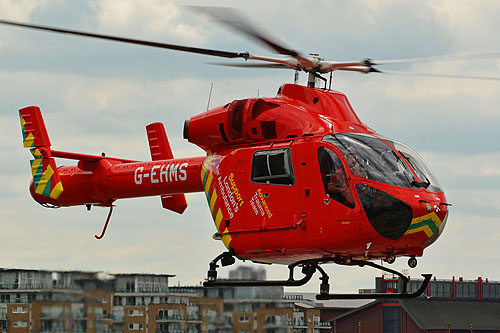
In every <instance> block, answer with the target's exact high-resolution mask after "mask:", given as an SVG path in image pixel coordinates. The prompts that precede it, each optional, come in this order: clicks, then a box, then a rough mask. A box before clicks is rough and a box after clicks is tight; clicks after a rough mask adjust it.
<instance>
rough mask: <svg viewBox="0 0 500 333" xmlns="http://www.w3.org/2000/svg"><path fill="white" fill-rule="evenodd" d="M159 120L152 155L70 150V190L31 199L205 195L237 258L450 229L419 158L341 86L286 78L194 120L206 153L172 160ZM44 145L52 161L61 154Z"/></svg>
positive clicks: (330, 250)
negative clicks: (136, 157)
mask: <svg viewBox="0 0 500 333" xmlns="http://www.w3.org/2000/svg"><path fill="white" fill-rule="evenodd" d="M151 126H154V125H149V126H148V137H149V140H150V147H151V152H152V157H153V161H150V162H136V161H128V160H120V159H114V158H107V157H104V156H102V157H92V156H87V155H79V154H74V155H76V156H73V157H72V158H75V159H80V161H79V162H78V165H76V166H65V167H60V168H58V169H57V171H58V175H59V177H60V181H61V184H62V187H63V188H64V191H62V193H60V195H59V196H58V197H57V198H56V199H54V198H50V197H48V196H47V195H44V194H43V193H42V192H41V191H39V190H36V189H35V186H34V184H33V182H32V184H31V193H32V196H33V197H34V198H35V200H36V201H38V202H40V203H42V204H46V203H47V204H50V205H54V206H74V205H91V204H94V205H103V206H110V205H111V204H112V203H113V202H114V201H115V200H117V199H121V198H131V197H143V196H155V195H160V196H162V200H163V199H164V198H169V197H175V196H179V195H183V193H190V192H202V191H204V192H205V195H206V197H207V201H208V206H209V209H210V212H211V215H212V217H213V220H214V222H215V226H216V232H215V234H214V238H215V239H220V240H222V241H223V243H224V245H225V246H226V247H227V248H228V249H231V251H232V253H234V254H235V255H237V256H238V257H239V258H241V259H249V260H253V261H257V262H258V261H261V262H277V263H284V264H289V263H294V262H297V261H300V260H308V259H319V258H336V259H337V260H339V261H340V262H343V261H348V260H369V259H377V258H386V256H387V255H388V254H393V255H395V256H411V257H414V256H421V255H422V254H423V250H424V248H426V247H427V246H429V245H430V244H432V243H433V242H434V241H435V240H436V239H437V238H438V237H439V235H440V233H441V232H442V230H443V228H444V226H445V224H446V219H447V215H448V204H447V203H446V199H445V195H444V193H443V191H442V189H441V187H440V185H439V183H438V182H437V180H436V179H435V177H434V176H433V175H432V172H431V171H430V169H429V168H428V167H427V166H426V165H425V162H424V161H423V160H422V159H421V157H419V156H418V154H417V153H415V152H414V151H413V150H411V149H410V148H408V147H407V146H405V145H403V144H401V143H399V142H396V141H393V140H390V139H387V138H383V137H381V136H380V135H379V134H377V133H376V132H375V131H374V130H372V129H370V128H369V127H368V126H366V125H364V124H363V123H362V122H361V121H360V120H359V118H358V117H357V115H356V114H355V112H354V111H353V109H352V108H351V106H350V104H349V102H348V100H347V98H346V97H345V95H343V94H341V93H338V92H332V91H325V90H319V89H314V88H307V87H303V86H298V85H292V84H285V85H283V86H282V87H281V88H280V90H279V92H278V95H277V97H275V98H251V99H245V100H237V101H234V102H232V103H229V104H226V105H224V106H221V107H217V108H214V109H212V110H208V111H206V112H204V113H202V114H200V115H197V116H194V117H192V118H191V119H190V120H189V121H186V123H185V128H184V136H185V138H186V139H188V140H189V141H190V142H192V143H195V144H197V145H198V146H200V147H201V148H203V149H205V150H206V151H207V156H206V157H193V158H182V159H174V158H173V155H172V153H171V151H170V148H169V146H168V143H164V144H163V145H164V146H168V148H165V147H164V146H162V145H161V144H160V145H159V146H158V145H156V146H155V142H156V141H158V138H157V137H155V136H154V135H153V136H150V134H151V133H152V129H151V128H152V127H151ZM156 126H158V125H156ZM150 127H151V128H150ZM162 129H163V127H162ZM164 140H165V142H168V141H167V139H166V136H165V139H164ZM155 147H156V148H155ZM158 147H160V148H162V149H160V150H161V152H160V153H157V154H156V155H155V154H154V153H153V152H154V149H157V150H158ZM41 150H42V152H43V153H44V154H45V157H44V158H45V159H44V160H47V158H50V157H64V154H65V153H63V152H57V151H51V150H50V149H45V150H43V149H41ZM167 150H168V151H169V152H168V153H165V151H167ZM48 152H50V155H47V154H48ZM67 154H72V153H67ZM34 155H35V154H34ZM154 156H156V158H155V157H154ZM35 158H36V156H35ZM35 161H36V160H35ZM35 163H36V162H35ZM34 172H35V171H34ZM35 178H36V177H35V173H34V179H35ZM39 187H40V186H38V187H37V188H39ZM177 199H178V198H177ZM166 200H169V199H166ZM183 200H184V203H185V199H183ZM181 201H182V200H181ZM162 203H163V201H162ZM163 204H164V207H165V208H169V209H172V210H174V211H177V212H182V211H183V210H184V209H185V204H182V203H179V202H178V201H176V202H175V203H174V202H170V203H168V202H166V203H163Z"/></svg>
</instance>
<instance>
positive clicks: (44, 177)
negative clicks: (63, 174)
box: [35, 164, 54, 194]
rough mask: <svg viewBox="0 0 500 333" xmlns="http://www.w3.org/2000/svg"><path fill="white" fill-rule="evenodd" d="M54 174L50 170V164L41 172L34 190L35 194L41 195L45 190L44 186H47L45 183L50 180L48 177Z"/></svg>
mask: <svg viewBox="0 0 500 333" xmlns="http://www.w3.org/2000/svg"><path fill="white" fill-rule="evenodd" d="M53 174H54V170H52V167H51V166H50V164H49V165H48V166H47V169H46V170H45V171H44V172H43V174H42V178H41V179H40V181H39V182H38V186H37V188H36V190H35V192H36V193H38V194H42V193H43V190H45V186H47V183H48V182H49V180H50V177H52V175H53Z"/></svg>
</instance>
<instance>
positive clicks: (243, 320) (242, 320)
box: [240, 316, 250, 323]
mask: <svg viewBox="0 0 500 333" xmlns="http://www.w3.org/2000/svg"><path fill="white" fill-rule="evenodd" d="M249 320H250V317H248V316H240V323H248V321H249Z"/></svg>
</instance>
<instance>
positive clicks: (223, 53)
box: [0, 20, 248, 59]
mask: <svg viewBox="0 0 500 333" xmlns="http://www.w3.org/2000/svg"><path fill="white" fill-rule="evenodd" d="M0 24H5V25H10V26H16V27H22V28H28V29H36V30H43V31H50V32H55V33H62V34H69V35H76V36H83V37H89V38H97V39H104V40H111V41H115V42H121V43H128V44H136V45H144V46H151V47H156V48H162V49H169V50H176V51H183V52H190V53H198V54H205V55H210V56H215V57H223V58H243V59H247V58H248V52H239V53H238V52H228V51H220V50H212V49H203V48H198V47H190V46H183V45H175V44H166V43H158V42H151V41H145V40H140V39H132V38H123V37H117V36H110V35H103V34H95V33H90V32H83V31H77V30H70V29H62V28H56V27H49V26H43V25H35V24H26V23H20V22H13V21H6V20H0Z"/></svg>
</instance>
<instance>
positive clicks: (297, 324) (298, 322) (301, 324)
mask: <svg viewBox="0 0 500 333" xmlns="http://www.w3.org/2000/svg"><path fill="white" fill-rule="evenodd" d="M293 326H294V327H307V322H306V321H305V320H298V319H295V320H294V321H293Z"/></svg>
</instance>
